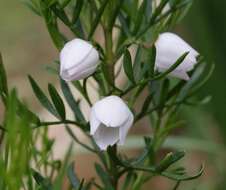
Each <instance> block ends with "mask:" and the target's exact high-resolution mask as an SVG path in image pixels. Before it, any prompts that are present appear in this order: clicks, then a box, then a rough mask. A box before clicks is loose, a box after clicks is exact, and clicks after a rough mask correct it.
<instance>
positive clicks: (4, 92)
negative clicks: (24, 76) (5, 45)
mask: <svg viewBox="0 0 226 190" xmlns="http://www.w3.org/2000/svg"><path fill="white" fill-rule="evenodd" d="M0 95H1V97H2V100H3V102H6V96H8V85H7V77H6V71H5V68H4V65H3V61H2V56H1V53H0Z"/></svg>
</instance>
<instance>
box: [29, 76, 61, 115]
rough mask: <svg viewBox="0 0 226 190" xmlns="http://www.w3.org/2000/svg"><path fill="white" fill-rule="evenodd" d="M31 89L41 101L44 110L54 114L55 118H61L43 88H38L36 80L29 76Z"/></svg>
mask: <svg viewBox="0 0 226 190" xmlns="http://www.w3.org/2000/svg"><path fill="white" fill-rule="evenodd" d="M28 78H29V81H30V84H31V87H32V89H33V91H34V93H35V96H36V97H37V99H38V100H39V102H40V103H41V104H42V105H43V107H44V108H46V109H47V110H48V111H49V112H50V113H52V114H53V115H54V116H55V117H57V118H59V114H58V112H57V111H56V109H55V108H54V106H53V105H52V103H51V102H50V101H49V99H48V98H47V97H46V95H45V94H44V92H43V91H42V90H41V88H40V87H39V86H38V84H37V83H36V82H35V80H34V79H33V78H32V77H31V76H28Z"/></svg>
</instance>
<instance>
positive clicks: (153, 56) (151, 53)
mask: <svg viewBox="0 0 226 190" xmlns="http://www.w3.org/2000/svg"><path fill="white" fill-rule="evenodd" d="M147 56H148V59H147V62H148V64H149V68H148V69H149V76H150V77H153V76H154V71H155V59H156V47H155V46H154V45H153V46H152V48H150V49H148V54H147Z"/></svg>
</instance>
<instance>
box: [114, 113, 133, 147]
mask: <svg viewBox="0 0 226 190" xmlns="http://www.w3.org/2000/svg"><path fill="white" fill-rule="evenodd" d="M133 120H134V117H133V114H132V113H130V115H129V118H128V120H127V121H126V123H125V124H124V125H123V126H121V127H120V128H119V137H120V139H119V142H118V145H123V144H124V143H125V140H126V136H127V134H128V132H129V129H130V127H131V126H132V124H133Z"/></svg>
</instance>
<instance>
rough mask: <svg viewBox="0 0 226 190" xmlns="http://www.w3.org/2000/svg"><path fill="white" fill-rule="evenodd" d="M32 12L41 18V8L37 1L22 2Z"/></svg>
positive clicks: (27, 0)
mask: <svg viewBox="0 0 226 190" xmlns="http://www.w3.org/2000/svg"><path fill="white" fill-rule="evenodd" d="M21 1H22V3H24V4H25V5H26V6H27V7H28V8H29V9H30V10H31V11H33V12H34V13H35V14H36V15H38V16H41V13H40V10H39V7H38V5H37V3H36V1H35V0H21Z"/></svg>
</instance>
